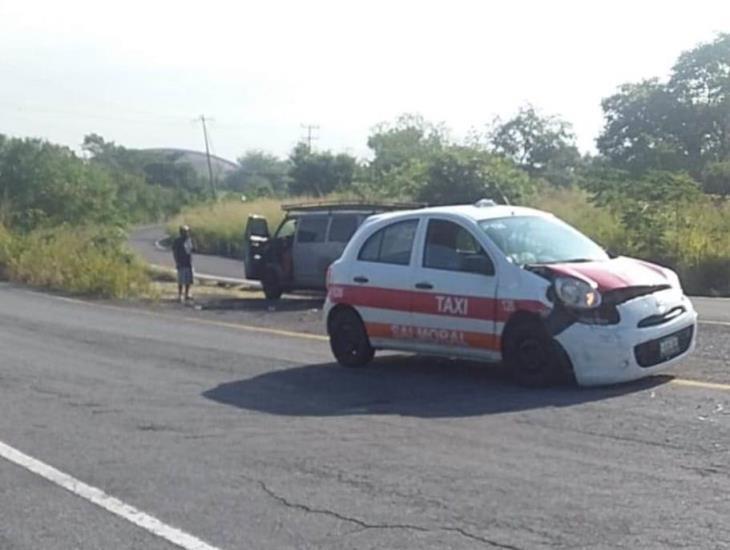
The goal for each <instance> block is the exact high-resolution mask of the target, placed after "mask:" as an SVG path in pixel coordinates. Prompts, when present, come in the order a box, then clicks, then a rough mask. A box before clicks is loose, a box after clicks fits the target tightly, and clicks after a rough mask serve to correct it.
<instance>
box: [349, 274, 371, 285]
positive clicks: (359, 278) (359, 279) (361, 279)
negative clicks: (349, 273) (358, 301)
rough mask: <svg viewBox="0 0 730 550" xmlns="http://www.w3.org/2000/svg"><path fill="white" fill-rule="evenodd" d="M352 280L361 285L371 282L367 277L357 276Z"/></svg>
mask: <svg viewBox="0 0 730 550" xmlns="http://www.w3.org/2000/svg"><path fill="white" fill-rule="evenodd" d="M352 280H353V281H355V282H356V283H360V284H365V283H369V282H370V279H368V278H367V277H362V276H357V277H355V278H354V279H352Z"/></svg>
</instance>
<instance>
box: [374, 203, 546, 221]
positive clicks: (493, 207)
mask: <svg viewBox="0 0 730 550" xmlns="http://www.w3.org/2000/svg"><path fill="white" fill-rule="evenodd" d="M413 214H418V215H428V214H443V215H451V216H454V215H455V216H459V217H462V218H467V219H471V220H473V221H477V222H478V221H482V220H490V219H496V218H509V217H511V216H540V217H548V216H552V214H550V213H548V212H544V211H542V210H536V209H534V208H528V207H525V206H511V205H503V204H494V203H492V204H484V205H479V203H477V204H460V205H453V206H433V207H428V208H419V209H417V210H405V211H399V212H387V213H383V214H378V215H376V216H372V217H371V218H370V219H371V220H385V219H390V218H393V219H395V218H399V217H402V216H407V215H413Z"/></svg>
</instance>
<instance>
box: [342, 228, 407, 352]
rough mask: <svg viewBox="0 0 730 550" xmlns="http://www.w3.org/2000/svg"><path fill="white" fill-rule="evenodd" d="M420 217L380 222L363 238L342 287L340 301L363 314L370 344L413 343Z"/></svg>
mask: <svg viewBox="0 0 730 550" xmlns="http://www.w3.org/2000/svg"><path fill="white" fill-rule="evenodd" d="M420 223H421V222H420V219H419V218H418V217H413V218H406V219H401V220H397V221H393V222H391V223H389V224H386V225H384V226H382V227H379V228H378V229H377V230H375V231H374V232H373V233H372V234H370V235H369V236H368V237H367V239H365V241H364V242H363V243H362V245H361V246H360V248H359V250H358V251H357V256H356V258H355V260H354V261H353V262H352V263H351V264H350V267H349V269H348V273H347V275H346V280H345V281H342V283H343V284H342V285H341V287H340V289H339V291H340V292H341V293H342V296H341V297H340V298H341V301H343V302H345V303H347V304H349V305H351V306H354V307H355V308H356V309H357V311H358V313H359V314H360V316H361V317H362V320H363V322H364V323H365V327H366V329H367V332H368V336H369V337H370V340H371V342H372V344H373V345H374V346H375V347H378V348H397V349H409V348H410V347H412V345H413V337H414V333H411V332H409V331H410V329H411V327H412V320H411V298H412V293H411V292H409V290H410V287H411V281H412V280H413V270H414V262H415V261H416V260H415V256H414V249H415V243H416V240H417V239H416V237H417V235H418V232H419V227H420Z"/></svg>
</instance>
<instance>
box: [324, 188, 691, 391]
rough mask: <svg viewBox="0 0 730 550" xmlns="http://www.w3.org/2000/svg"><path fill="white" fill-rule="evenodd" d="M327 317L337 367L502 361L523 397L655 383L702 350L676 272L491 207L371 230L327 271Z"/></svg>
mask: <svg viewBox="0 0 730 550" xmlns="http://www.w3.org/2000/svg"><path fill="white" fill-rule="evenodd" d="M325 314H326V318H327V329H328V333H329V336H330V343H331V347H332V351H333V353H334V355H335V357H336V358H337V360H338V361H339V362H340V363H341V364H342V365H346V366H360V365H365V364H367V363H368V362H370V360H371V359H372V358H373V355H374V353H375V350H377V349H395V350H404V351H412V352H417V353H423V354H429V355H430V354H434V355H445V356H449V357H463V358H470V359H478V360H486V361H502V360H503V361H504V363H505V364H506V365H507V366H508V367H509V368H510V370H511V371H512V373H513V374H514V376H515V378H516V379H517V380H518V381H519V382H521V383H524V384H528V385H542V384H547V383H549V382H551V381H553V380H554V379H556V377H558V376H559V375H561V374H565V373H572V374H573V375H574V376H575V379H576V380H577V381H578V383H580V384H583V385H591V384H609V383H615V382H621V381H626V380H633V379H637V378H641V377H643V376H647V375H650V374H653V373H655V372H657V371H659V370H662V369H665V368H667V367H669V366H671V365H673V364H675V363H676V362H677V361H680V360H681V359H682V358H683V357H685V356H686V355H687V354H688V353H690V352H691V351H692V350H693V348H694V344H695V338H696V324H697V314H696V313H695V311H694V309H693V307H692V304H691V303H690V301H689V299H687V297H686V296H685V295H684V293H683V292H682V288H681V286H680V283H679V279H678V278H677V275H676V274H675V273H674V272H672V271H670V270H669V269H666V268H663V267H660V266H657V265H653V264H650V263H647V262H643V261H639V260H634V259H631V258H624V257H610V256H609V255H608V254H607V253H606V252H605V251H604V250H603V249H602V248H601V247H600V246H598V245H597V244H595V243H594V242H593V241H591V240H590V239H589V238H588V237H586V236H585V235H583V234H581V233H580V232H578V231H577V230H575V229H574V228H572V227H570V226H569V225H567V224H565V223H564V222H562V221H560V220H558V219H557V218H556V217H554V216H553V215H551V214H548V213H545V212H540V211H538V210H533V209H529V208H521V207H512V206H501V205H496V204H494V203H493V202H492V201H479V202H478V203H477V204H476V205H468V206H449V207H441V208H426V209H420V210H412V211H408V212H398V213H393V214H382V215H378V216H373V217H371V218H369V219H368V220H367V221H366V222H365V223H364V224H363V225H362V226H361V227H360V229H359V230H358V231H357V233H356V234H355V235H354V236H353V238H352V240H351V241H350V242H349V244H348V245H347V248H346V249H345V251H344V252H343V254H342V256H341V258H340V259H339V260H338V261H336V262H335V263H334V264H332V266H331V267H330V269H329V273H328V294H327V304H326V309H325Z"/></svg>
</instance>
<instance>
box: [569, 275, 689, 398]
mask: <svg viewBox="0 0 730 550" xmlns="http://www.w3.org/2000/svg"><path fill="white" fill-rule="evenodd" d="M680 306H681V307H683V308H684V312H683V313H682V314H681V315H678V316H676V317H673V318H671V320H669V321H667V322H662V323H660V324H653V325H651V326H640V325H641V324H642V321H645V320H646V319H648V318H652V317H653V316H657V315H658V314H661V313H664V312H665V311H671V310H672V309H674V308H676V307H680ZM618 310H619V315H620V319H621V320H620V322H619V323H618V324H616V325H588V324H582V323H574V324H573V325H571V326H570V327H568V328H567V329H565V330H564V331H563V332H561V333H560V334H559V335H557V336H556V337H555V338H556V340H557V341H558V342H559V343H560V344H561V345H562V346H563V348H564V349H565V351H566V353H567V354H568V356H569V357H570V360H571V362H572V364H573V371H574V373H575V378H576V380H577V382H578V384H580V385H582V386H593V385H603V384H616V383H619V382H627V381H630V380H637V379H639V378H644V377H646V376H651V375H653V374H656V373H658V372H661V371H664V370H666V369H668V368H670V367H672V366H673V365H675V364H676V363H678V362H680V361H682V360H683V359H685V358H686V357H687V355H688V354H690V353H691V352H692V351H693V350H694V347H695V343H696V339H697V313H696V312H695V310H694V308H693V307H692V303H691V302H690V301H689V299H688V298H687V297H685V296H684V295H683V294H682V293H681V292H680V291H678V290H675V289H670V290H665V291H662V292H658V293H655V294H651V295H648V296H642V297H640V298H636V299H634V300H631V301H629V302H626V303H624V304H621V305H619V306H618ZM672 335H677V337H678V341H679V345H680V347H679V349H677V350H676V352H675V353H669V354H667V355H666V356H665V357H663V356H661V354H660V342H661V341H662V340H663V339H665V338H666V337H668V336H672ZM640 363H641V364H640ZM642 365H643V366H642Z"/></svg>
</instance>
